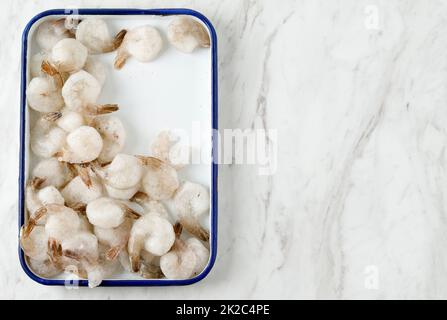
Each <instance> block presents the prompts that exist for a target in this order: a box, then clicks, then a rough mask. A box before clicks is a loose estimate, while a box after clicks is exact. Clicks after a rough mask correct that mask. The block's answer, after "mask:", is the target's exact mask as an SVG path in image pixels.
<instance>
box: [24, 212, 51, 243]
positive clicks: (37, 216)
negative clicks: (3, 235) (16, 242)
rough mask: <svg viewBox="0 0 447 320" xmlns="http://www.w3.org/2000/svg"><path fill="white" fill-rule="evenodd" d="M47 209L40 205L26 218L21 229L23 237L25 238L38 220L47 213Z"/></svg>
mask: <svg viewBox="0 0 447 320" xmlns="http://www.w3.org/2000/svg"><path fill="white" fill-rule="evenodd" d="M47 212H48V210H47V208H46V207H40V208H39V209H37V210H36V211H35V212H34V216H33V217H32V218H30V219H29V220H28V223H27V224H26V226H25V228H24V229H23V237H24V238H27V237H29V235H30V234H31V232H32V231H33V230H34V227H35V226H36V225H37V223H38V222H39V220H40V219H41V218H42V217H43V216H45V215H46V214H47Z"/></svg>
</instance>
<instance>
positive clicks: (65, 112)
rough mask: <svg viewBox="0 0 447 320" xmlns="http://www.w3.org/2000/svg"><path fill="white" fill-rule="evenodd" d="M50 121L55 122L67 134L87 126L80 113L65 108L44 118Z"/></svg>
mask: <svg viewBox="0 0 447 320" xmlns="http://www.w3.org/2000/svg"><path fill="white" fill-rule="evenodd" d="M44 117H45V118H46V119H48V120H52V121H55V123H56V124H57V125H58V126H59V127H60V128H62V129H64V130H65V131H67V132H72V131H74V130H76V129H77V128H79V127H81V126H83V125H85V120H84V117H83V116H82V114H80V113H79V112H75V111H71V110H69V109H67V108H63V109H62V110H61V111H58V112H50V113H47V114H46V115H45V116H44Z"/></svg>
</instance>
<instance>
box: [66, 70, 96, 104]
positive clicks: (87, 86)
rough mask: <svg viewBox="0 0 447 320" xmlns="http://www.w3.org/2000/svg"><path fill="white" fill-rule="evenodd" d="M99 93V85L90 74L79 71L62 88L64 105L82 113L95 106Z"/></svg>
mask: <svg viewBox="0 0 447 320" xmlns="http://www.w3.org/2000/svg"><path fill="white" fill-rule="evenodd" d="M100 92H101V84H100V83H99V82H98V80H96V78H95V77H94V76H92V75H91V74H90V73H88V72H86V71H84V70H80V71H78V72H76V73H73V74H72V75H71V76H70V77H69V78H68V79H67V81H66V82H65V84H64V86H63V87H62V96H63V98H64V102H65V105H66V106H67V108H68V109H70V110H73V111H82V110H83V109H84V108H85V107H88V106H89V105H92V104H95V103H96V101H97V100H98V97H99V94H100Z"/></svg>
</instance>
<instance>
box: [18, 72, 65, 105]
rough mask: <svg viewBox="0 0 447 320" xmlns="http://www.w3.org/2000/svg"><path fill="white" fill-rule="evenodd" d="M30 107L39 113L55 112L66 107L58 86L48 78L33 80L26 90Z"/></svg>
mask: <svg viewBox="0 0 447 320" xmlns="http://www.w3.org/2000/svg"><path fill="white" fill-rule="evenodd" d="M26 98H27V100H28V105H29V106H30V107H31V108H32V109H34V110H36V111H38V112H54V111H58V110H60V109H61V108H62V107H63V105H64V100H63V98H62V95H61V91H60V88H59V86H58V84H57V83H56V82H55V81H54V80H53V79H52V78H51V77H47V76H43V77H36V78H33V79H32V80H31V81H30V83H29V84H28V88H27V89H26Z"/></svg>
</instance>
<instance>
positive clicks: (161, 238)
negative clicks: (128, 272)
mask: <svg viewBox="0 0 447 320" xmlns="http://www.w3.org/2000/svg"><path fill="white" fill-rule="evenodd" d="M174 241H175V233H174V229H173V227H172V225H171V224H170V223H169V221H168V220H166V219H163V218H161V217H159V216H157V215H152V214H147V215H144V216H142V217H141V218H140V219H138V220H137V221H135V223H134V224H133V226H132V230H131V231H130V238H129V243H128V247H127V249H128V252H129V258H130V261H131V267H132V271H133V272H138V271H139V270H140V254H141V251H142V250H143V249H144V250H146V251H148V252H149V253H151V254H153V255H156V256H161V255H163V254H165V253H166V252H168V251H169V249H170V248H171V247H172V245H173V243H174Z"/></svg>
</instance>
